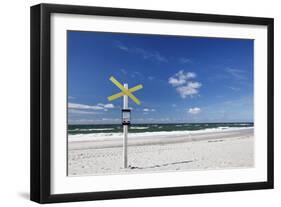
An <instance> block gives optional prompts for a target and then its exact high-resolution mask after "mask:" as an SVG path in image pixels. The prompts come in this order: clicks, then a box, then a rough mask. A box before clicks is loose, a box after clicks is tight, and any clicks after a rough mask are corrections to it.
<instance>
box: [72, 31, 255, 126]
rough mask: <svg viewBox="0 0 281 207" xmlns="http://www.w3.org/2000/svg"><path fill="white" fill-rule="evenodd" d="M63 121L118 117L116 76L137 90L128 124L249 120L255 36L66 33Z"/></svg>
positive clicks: (112, 120)
mask: <svg viewBox="0 0 281 207" xmlns="http://www.w3.org/2000/svg"><path fill="white" fill-rule="evenodd" d="M67 35H68V40H67V41H68V44H67V53H68V60H67V64H68V123H69V124H111V123H120V114H121V112H120V111H121V107H122V103H123V102H122V99H121V98H119V99H118V100H115V101H112V102H109V101H108V100H107V97H108V96H110V95H113V94H115V93H118V92H120V90H119V89H118V88H117V87H116V86H115V85H114V84H113V83H112V82H111V81H110V80H109V78H110V76H114V77H115V78H116V79H117V80H118V81H120V82H121V83H128V84H129V87H133V86H135V85H137V84H142V85H143V89H141V90H139V91H137V92H134V95H135V96H136V97H137V98H139V100H140V101H141V105H137V104H135V103H134V102H133V101H132V100H129V107H131V108H132V122H133V123H183V122H249V121H250V122H251V121H253V47H254V41H253V40H246V39H223V38H204V37H200V38H199V37H182V36H164V35H142V34H121V33H103V32H78V31H68V33H67Z"/></svg>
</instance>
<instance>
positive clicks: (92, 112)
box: [68, 109, 99, 114]
mask: <svg viewBox="0 0 281 207" xmlns="http://www.w3.org/2000/svg"><path fill="white" fill-rule="evenodd" d="M68 113H70V114H98V113H99V112H96V111H83V110H77V109H70V110H68Z"/></svg>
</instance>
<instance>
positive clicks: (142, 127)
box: [130, 127, 149, 129]
mask: <svg viewBox="0 0 281 207" xmlns="http://www.w3.org/2000/svg"><path fill="white" fill-rule="evenodd" d="M148 128H149V127H130V129H148Z"/></svg>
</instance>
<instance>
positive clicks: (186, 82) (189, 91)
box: [168, 70, 202, 98]
mask: <svg viewBox="0 0 281 207" xmlns="http://www.w3.org/2000/svg"><path fill="white" fill-rule="evenodd" d="M194 78H196V74H195V73H193V72H184V71H183V70H180V71H179V72H177V73H176V74H174V75H173V76H172V77H170V78H169V80H168V82H169V84H171V85H172V86H173V87H175V88H176V91H177V92H178V93H179V94H180V96H181V97H182V98H186V97H188V96H191V97H192V96H194V95H196V94H198V93H199V88H200V87H201V86H202V84H201V83H200V82H197V81H191V80H190V79H194Z"/></svg>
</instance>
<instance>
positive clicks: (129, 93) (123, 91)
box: [107, 76, 143, 105]
mask: <svg viewBox="0 0 281 207" xmlns="http://www.w3.org/2000/svg"><path fill="white" fill-rule="evenodd" d="M109 80H111V82H112V83H114V84H115V85H116V86H117V87H118V88H119V89H120V90H121V92H119V93H117V94H114V95H112V96H109V97H107V99H108V100H109V101H113V100H115V99H117V98H119V97H121V96H124V95H127V96H129V97H130V98H131V99H132V100H133V101H134V102H135V103H136V104H138V105H140V101H139V99H137V97H135V96H134V95H133V94H132V93H133V92H135V91H138V90H140V89H142V88H143V86H142V85H141V84H139V85H137V86H135V87H132V88H130V89H126V88H124V86H123V85H122V84H121V83H119V82H118V81H117V80H116V79H115V78H114V77H113V76H111V77H110V78H109Z"/></svg>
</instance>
